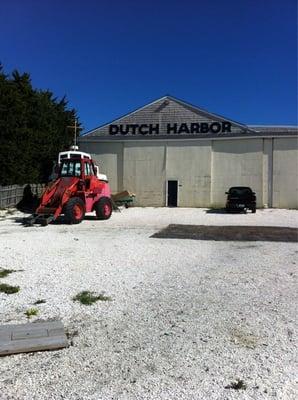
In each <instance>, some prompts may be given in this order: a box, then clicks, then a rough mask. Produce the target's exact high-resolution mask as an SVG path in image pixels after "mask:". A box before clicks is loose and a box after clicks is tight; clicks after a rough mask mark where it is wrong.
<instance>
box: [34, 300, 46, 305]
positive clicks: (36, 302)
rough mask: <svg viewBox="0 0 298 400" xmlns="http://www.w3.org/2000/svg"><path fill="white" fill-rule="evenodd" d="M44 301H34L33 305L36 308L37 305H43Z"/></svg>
mask: <svg viewBox="0 0 298 400" xmlns="http://www.w3.org/2000/svg"><path fill="white" fill-rule="evenodd" d="M44 303H46V301H45V300H44V299H40V300H36V301H35V302H34V303H33V304H34V305H35V306H37V304H44Z"/></svg>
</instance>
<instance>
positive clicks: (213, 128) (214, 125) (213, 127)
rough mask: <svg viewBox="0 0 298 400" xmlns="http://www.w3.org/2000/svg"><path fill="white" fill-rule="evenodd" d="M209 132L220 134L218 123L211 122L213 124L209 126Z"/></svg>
mask: <svg viewBox="0 0 298 400" xmlns="http://www.w3.org/2000/svg"><path fill="white" fill-rule="evenodd" d="M210 130H211V132H213V133H218V132H220V130H221V125H220V123H219V122H213V123H212V124H211V125H210Z"/></svg>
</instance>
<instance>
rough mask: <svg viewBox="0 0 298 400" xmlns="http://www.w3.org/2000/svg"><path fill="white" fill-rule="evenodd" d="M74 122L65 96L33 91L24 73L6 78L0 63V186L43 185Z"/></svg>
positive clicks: (70, 135) (64, 147)
mask: <svg viewBox="0 0 298 400" xmlns="http://www.w3.org/2000/svg"><path fill="white" fill-rule="evenodd" d="M75 119H77V113H76V111H75V110H74V109H71V110H69V109H68V107H67V100H66V98H65V97H64V98H62V99H61V100H58V99H57V98H55V97H54V96H53V93H51V92H50V91H49V90H38V89H34V88H33V87H32V83H31V79H30V75H29V74H27V73H24V74H20V73H19V72H18V71H14V72H13V73H12V74H11V76H8V75H6V74H5V73H4V70H3V67H2V65H1V64H0V160H1V168H0V185H10V184H23V183H35V182H36V183H37V182H45V181H46V180H47V177H48V176H49V175H50V172H51V169H52V164H53V160H56V159H57V155H58V153H59V151H62V150H67V149H68V148H69V146H70V145H71V144H72V139H73V130H70V129H67V127H68V126H72V125H73V124H74V120H75ZM79 125H80V124H79Z"/></svg>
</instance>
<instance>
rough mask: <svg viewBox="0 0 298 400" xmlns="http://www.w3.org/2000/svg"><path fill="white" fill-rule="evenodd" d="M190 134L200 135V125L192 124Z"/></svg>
mask: <svg viewBox="0 0 298 400" xmlns="http://www.w3.org/2000/svg"><path fill="white" fill-rule="evenodd" d="M190 133H200V124H197V123H192V124H190Z"/></svg>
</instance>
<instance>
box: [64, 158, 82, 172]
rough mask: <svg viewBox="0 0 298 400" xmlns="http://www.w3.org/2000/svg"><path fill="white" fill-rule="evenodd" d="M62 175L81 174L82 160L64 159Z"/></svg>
mask: <svg viewBox="0 0 298 400" xmlns="http://www.w3.org/2000/svg"><path fill="white" fill-rule="evenodd" d="M61 176H81V163H80V161H70V160H65V161H63V162H62V166H61Z"/></svg>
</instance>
